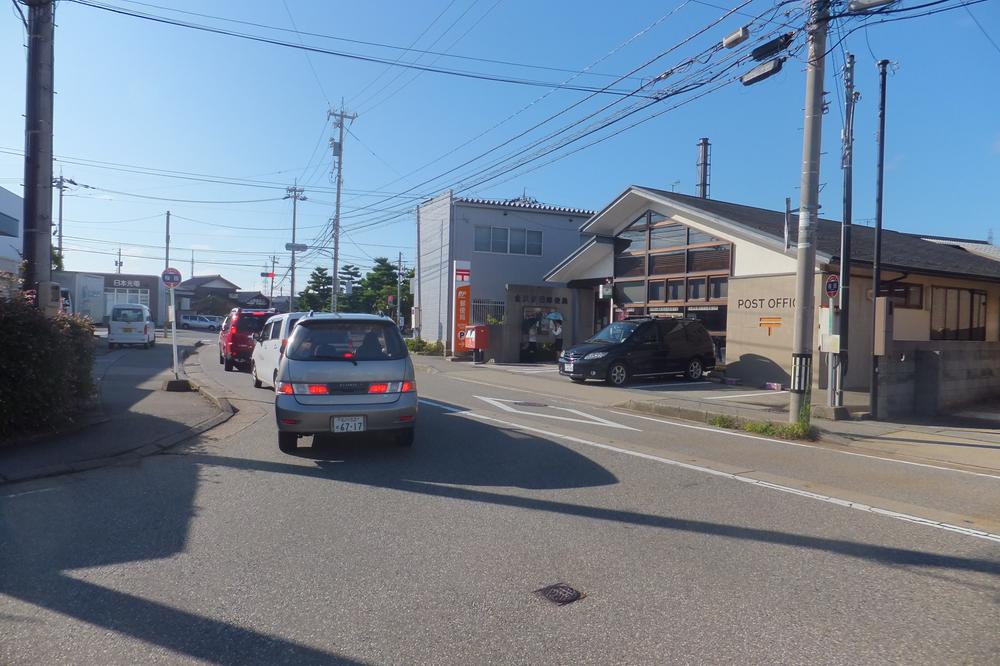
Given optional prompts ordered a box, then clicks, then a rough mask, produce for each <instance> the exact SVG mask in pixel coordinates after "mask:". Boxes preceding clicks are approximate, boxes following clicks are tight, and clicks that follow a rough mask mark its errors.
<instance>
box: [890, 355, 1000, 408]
mask: <svg viewBox="0 0 1000 666" xmlns="http://www.w3.org/2000/svg"><path fill="white" fill-rule="evenodd" d="M879 377H880V380H879V417H880V418H884V419H892V418H898V417H901V416H910V415H920V416H933V415H935V414H939V413H945V412H948V411H951V410H954V409H956V408H959V407H963V406H965V405H969V404H973V403H976V402H978V401H981V400H987V399H996V398H997V397H1000V343H998V342H969V341H959V340H947V341H945V340H940V341H939V340H934V341H927V342H914V341H894V342H893V343H892V345H891V347H890V353H889V354H887V355H886V356H884V357H882V358H881V359H880V361H879Z"/></svg>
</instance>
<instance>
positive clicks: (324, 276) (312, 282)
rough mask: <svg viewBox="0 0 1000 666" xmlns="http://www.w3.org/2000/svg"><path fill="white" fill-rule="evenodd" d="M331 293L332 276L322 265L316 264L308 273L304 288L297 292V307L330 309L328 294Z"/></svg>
mask: <svg viewBox="0 0 1000 666" xmlns="http://www.w3.org/2000/svg"><path fill="white" fill-rule="evenodd" d="M332 293H333V278H332V277H330V274H329V272H327V270H326V268H324V267H323V266H317V267H316V268H314V269H313V272H312V273H310V275H309V281H308V282H307V283H306V288H305V289H303V290H302V291H301V292H299V299H298V306H297V307H298V309H299V310H303V311H309V310H315V311H316V312H329V311H330V296H331V294H332Z"/></svg>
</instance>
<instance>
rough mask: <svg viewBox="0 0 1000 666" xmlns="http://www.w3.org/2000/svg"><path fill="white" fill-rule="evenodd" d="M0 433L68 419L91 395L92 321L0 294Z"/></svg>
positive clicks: (47, 426) (3, 436) (48, 426)
mask: <svg viewBox="0 0 1000 666" xmlns="http://www.w3.org/2000/svg"><path fill="white" fill-rule="evenodd" d="M0 340H2V341H3V344H0V368H3V374H4V377H5V378H6V380H7V381H3V382H0V439H6V438H8V437H11V436H12V435H15V434H20V433H27V432H39V431H45V430H51V429H52V428H55V427H57V426H59V425H62V424H65V423H67V422H71V421H72V420H73V418H74V417H75V416H77V415H78V414H79V412H80V410H81V409H82V408H83V406H84V405H85V404H86V402H87V401H88V400H90V398H91V397H92V395H93V392H94V384H93V380H92V378H91V369H92V366H93V362H94V327H93V324H91V322H90V321H89V320H86V319H83V318H80V317H69V316H65V315H59V316H57V317H55V318H52V319H50V318H48V317H46V316H45V315H44V314H42V313H41V312H40V311H39V310H38V309H36V308H34V307H32V306H31V305H29V304H28V303H27V302H25V301H24V300H23V299H21V298H19V297H16V298H10V299H0Z"/></svg>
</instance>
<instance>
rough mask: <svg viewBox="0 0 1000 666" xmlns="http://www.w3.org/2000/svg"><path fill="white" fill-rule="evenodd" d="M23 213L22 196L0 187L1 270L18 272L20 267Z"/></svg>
mask: <svg viewBox="0 0 1000 666" xmlns="http://www.w3.org/2000/svg"><path fill="white" fill-rule="evenodd" d="M22 214H23V201H22V199H21V197H19V196H17V195H16V194H14V193H13V192H10V191H9V190H5V189H4V188H2V187H0V271H7V272H9V273H17V272H18V269H19V268H20V264H21V251H22V243H23V241H22V239H23V238H24V220H22V219H21V216H22ZM11 220H13V222H12V221H11Z"/></svg>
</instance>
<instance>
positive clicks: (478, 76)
mask: <svg viewBox="0 0 1000 666" xmlns="http://www.w3.org/2000/svg"><path fill="white" fill-rule="evenodd" d="M68 1H69V2H72V3H74V4H78V5H82V6H85V7H91V8H93V9H100V10H102V11H106V12H110V13H112V14H119V15H122V16H129V17H131V18H138V19H142V20H144V21H152V22H154V23H164V24H167V25H172V26H176V27H179V28H188V29H190V30H198V31H201V32H208V33H212V34H216V35H225V36H228V37H236V38H237V39H244V40H247V41H252V42H259V43H261V44H269V45H271V46H281V47H284V48H290V49H298V50H302V51H309V52H311V53H322V54H324V55H331V56H336V57H340V58H347V59H350V60H358V61H363V62H372V63H379V64H386V65H392V66H395V67H403V68H406V69H415V70H420V71H426V72H434V73H435V74H445V75H449V76H455V77H459V78H465V79H474V80H480V81H491V82H494V83H508V84H511V85H521V86H533V87H538V88H553V87H557V88H560V89H563V90H575V91H578V92H594V91H599V92H601V93H603V94H607V95H625V94H628V93H625V92H623V91H620V90H612V89H610V88H607V87H605V88H601V89H598V88H594V87H592V86H563V85H559V84H555V83H552V82H548V81H538V80H534V79H518V78H512V77H507V76H499V75H494V74H487V73H482V72H473V71H467V70H458V69H446V68H442V67H428V66H424V65H419V64H415V63H403V62H398V63H397V62H392V61H390V60H387V59H386V58H378V57H374V56H366V55H362V54H360V53H349V52H345V51H334V50H332V49H324V48H320V47H318V46H307V45H302V44H294V43H292V42H285V41H281V40H279V39H272V38H269V37H262V36H259V35H252V34H248V33H242V32H236V31H234V30H225V29H223V28H214V27H211V26H207V25H200V24H197V23H189V22H186V21H178V20H175V19H170V18H166V17H163V16H156V15H153V14H145V13H142V12H135V11H131V10H127V9H123V8H121V7H115V6H113V5H105V4H101V3H98V2H94V1H93V0H68Z"/></svg>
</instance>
